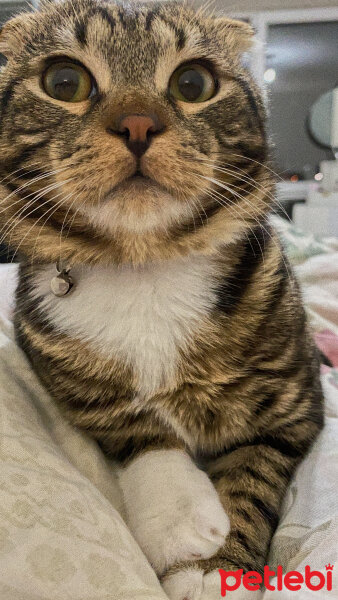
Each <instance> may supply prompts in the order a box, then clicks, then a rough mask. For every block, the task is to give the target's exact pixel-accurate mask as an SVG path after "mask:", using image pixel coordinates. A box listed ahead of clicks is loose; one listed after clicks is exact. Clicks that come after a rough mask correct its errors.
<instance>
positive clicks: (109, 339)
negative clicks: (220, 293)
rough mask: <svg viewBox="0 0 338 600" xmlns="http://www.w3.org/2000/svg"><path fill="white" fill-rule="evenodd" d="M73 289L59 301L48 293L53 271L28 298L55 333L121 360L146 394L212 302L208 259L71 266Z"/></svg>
mask: <svg viewBox="0 0 338 600" xmlns="http://www.w3.org/2000/svg"><path fill="white" fill-rule="evenodd" d="M71 274H72V277H73V279H74V281H75V287H74V289H73V290H72V292H71V293H70V294H69V295H67V296H64V297H62V298H58V297H56V296H54V295H53V294H52V293H51V290H50V281H51V278H52V277H53V275H55V266H54V265H50V266H46V267H44V268H43V269H42V270H41V271H40V272H39V273H38V274H37V275H36V276H35V283H36V287H35V290H34V295H35V294H36V296H40V297H42V298H43V300H42V305H41V306H42V307H43V308H44V309H45V310H46V312H47V315H48V319H49V320H50V322H51V323H52V324H53V326H54V327H55V328H56V329H57V330H58V331H61V332H64V333H67V334H68V335H71V336H73V337H75V338H77V339H80V340H83V341H86V342H87V343H89V344H90V345H92V347H94V348H95V350H96V351H97V352H100V353H102V354H103V355H104V356H105V357H108V358H109V357H111V356H117V357H118V358H120V359H122V360H125V361H127V363H128V365H130V366H131V368H132V369H133V370H134V373H135V375H136V376H137V380H138V388H139V389H138V391H139V394H140V395H141V396H143V397H146V396H149V395H151V394H153V393H154V392H156V390H157V389H158V388H159V387H160V386H161V385H165V384H169V385H170V381H171V380H172V379H173V378H174V377H175V371H176V368H177V363H178V358H179V349H184V348H185V347H186V346H187V345H188V344H189V340H191V338H192V336H193V335H194V333H196V330H197V329H198V327H199V324H200V322H201V318H203V316H204V315H205V314H206V313H207V312H208V310H209V309H210V307H211V306H212V305H213V304H214V302H215V293H214V291H213V287H214V286H213V285H212V284H213V280H214V276H215V267H214V266H213V262H212V260H211V259H210V258H207V257H194V258H191V257H190V258H183V259H177V260H172V261H165V262H162V263H156V264H152V265H147V266H144V267H142V268H132V267H129V266H124V267H113V266H111V267H105V268H104V267H93V268H90V267H84V266H83V267H77V268H73V269H72V272H71Z"/></svg>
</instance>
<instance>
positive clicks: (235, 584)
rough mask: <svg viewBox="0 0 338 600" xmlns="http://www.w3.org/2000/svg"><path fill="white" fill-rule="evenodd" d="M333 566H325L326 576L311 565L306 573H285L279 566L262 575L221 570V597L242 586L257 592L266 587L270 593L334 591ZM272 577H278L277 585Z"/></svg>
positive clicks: (266, 569)
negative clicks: (313, 569)
mask: <svg viewBox="0 0 338 600" xmlns="http://www.w3.org/2000/svg"><path fill="white" fill-rule="evenodd" d="M333 566H334V565H330V563H329V564H328V565H325V569H326V577H325V574H324V573H322V572H321V571H311V568H310V567H309V565H306V567H305V572H304V574H303V573H300V572H299V571H288V572H286V573H284V572H283V567H281V566H278V567H277V569H276V571H273V570H272V569H270V567H269V566H268V565H266V566H265V567H264V573H263V575H261V574H260V573H258V572H257V571H248V572H247V573H244V575H243V569H238V571H225V570H224V569H219V574H220V576H221V596H223V597H224V596H226V595H227V592H234V591H235V590H238V588H239V587H240V586H243V587H244V588H245V589H246V590H249V591H252V592H255V591H257V590H259V589H260V587H261V586H264V587H265V588H266V589H267V590H269V591H275V590H277V591H279V592H280V591H281V590H283V589H284V588H285V589H287V590H290V591H293V592H298V591H299V590H301V589H304V588H307V589H308V590H311V591H313V592H317V591H320V590H322V589H323V588H325V589H326V590H328V591H331V590H332V571H333ZM271 577H276V581H275V583H276V585H271V583H270V579H271Z"/></svg>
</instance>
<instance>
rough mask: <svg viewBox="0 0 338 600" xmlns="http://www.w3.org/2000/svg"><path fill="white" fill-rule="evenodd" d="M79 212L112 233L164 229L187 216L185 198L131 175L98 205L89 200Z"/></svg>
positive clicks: (106, 231)
mask: <svg viewBox="0 0 338 600" xmlns="http://www.w3.org/2000/svg"><path fill="white" fill-rule="evenodd" d="M82 212H83V214H84V216H86V217H87V218H88V219H89V221H90V223H91V224H92V225H94V226H95V227H97V228H98V229H100V230H101V231H104V232H105V233H108V234H111V235H114V234H115V233H116V232H117V231H120V232H121V231H126V232H130V233H135V234H146V233H151V232H153V233H156V232H160V231H166V230H167V229H168V227H170V226H173V225H175V224H176V225H177V224H179V223H180V222H182V221H185V220H186V219H187V218H189V217H191V208H190V207H189V204H188V203H186V202H182V201H181V200H180V199H178V198H176V197H175V196H173V195H172V194H171V193H170V192H169V191H168V190H166V189H165V188H164V187H163V186H161V185H160V184H158V183H157V182H156V181H155V180H154V179H151V178H150V177H146V176H139V175H134V176H132V177H128V178H127V179H125V180H124V181H122V182H121V183H120V184H118V185H117V186H115V187H114V188H113V189H112V190H111V191H109V192H108V193H107V194H106V195H105V196H104V198H103V201H102V202H101V205H100V207H99V208H98V207H97V206H96V207H94V206H93V205H92V204H91V203H90V202H89V203H88V204H87V203H86V204H84V205H83V208H82Z"/></svg>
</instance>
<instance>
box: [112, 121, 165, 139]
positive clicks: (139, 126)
mask: <svg viewBox="0 0 338 600" xmlns="http://www.w3.org/2000/svg"><path fill="white" fill-rule="evenodd" d="M156 131H157V127H156V125H155V121H154V120H153V119H152V118H151V117H148V116H147V115H128V116H127V117H124V118H123V119H122V121H121V122H120V125H119V132H120V133H127V134H128V137H129V141H130V142H143V143H144V142H146V141H147V137H148V134H149V133H156Z"/></svg>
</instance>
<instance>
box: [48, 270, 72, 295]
mask: <svg viewBox="0 0 338 600" xmlns="http://www.w3.org/2000/svg"><path fill="white" fill-rule="evenodd" d="M72 287H73V280H72V278H71V277H70V275H68V273H66V272H65V271H61V273H59V275H55V277H53V278H52V280H51V282H50V288H51V290H52V292H53V294H54V295H55V296H65V295H66V294H68V292H70V290H71V289H72Z"/></svg>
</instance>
